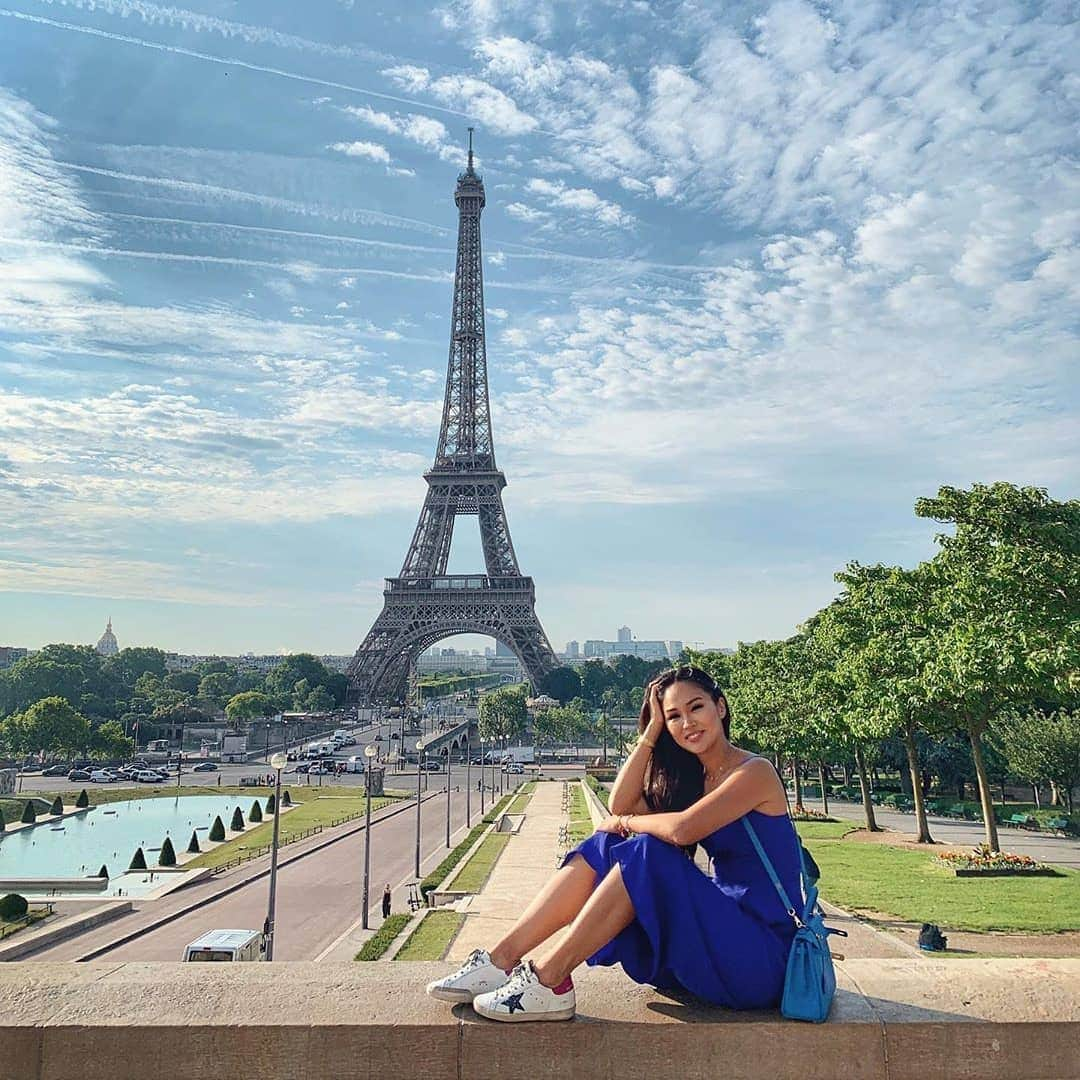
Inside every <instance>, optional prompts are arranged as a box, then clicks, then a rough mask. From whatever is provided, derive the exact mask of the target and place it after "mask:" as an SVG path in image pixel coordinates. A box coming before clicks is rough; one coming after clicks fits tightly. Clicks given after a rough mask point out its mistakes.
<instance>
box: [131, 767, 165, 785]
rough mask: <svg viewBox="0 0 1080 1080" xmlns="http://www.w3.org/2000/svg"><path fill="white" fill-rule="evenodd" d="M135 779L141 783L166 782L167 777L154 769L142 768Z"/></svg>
mask: <svg viewBox="0 0 1080 1080" xmlns="http://www.w3.org/2000/svg"><path fill="white" fill-rule="evenodd" d="M133 779H135V780H137V781H138V782H139V783H140V784H163V783H164V782H165V777H164V776H162V775H161V773H159V772H154V770H153V769H140V770H139V771H138V772H137V773H136V774H135V776H134V777H133Z"/></svg>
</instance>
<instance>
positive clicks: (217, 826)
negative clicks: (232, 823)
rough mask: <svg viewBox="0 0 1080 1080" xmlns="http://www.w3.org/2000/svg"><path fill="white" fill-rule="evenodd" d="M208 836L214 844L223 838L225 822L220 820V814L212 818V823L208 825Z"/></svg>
mask: <svg viewBox="0 0 1080 1080" xmlns="http://www.w3.org/2000/svg"><path fill="white" fill-rule="evenodd" d="M209 838H210V839H211V840H212V841H213V842H214V843H215V844H218V843H220V842H221V841H222V840H224V839H225V822H224V821H222V820H221V815H220V814H219V815H218V816H217V817H215V818H214V824H213V825H211V826H210V833H209Z"/></svg>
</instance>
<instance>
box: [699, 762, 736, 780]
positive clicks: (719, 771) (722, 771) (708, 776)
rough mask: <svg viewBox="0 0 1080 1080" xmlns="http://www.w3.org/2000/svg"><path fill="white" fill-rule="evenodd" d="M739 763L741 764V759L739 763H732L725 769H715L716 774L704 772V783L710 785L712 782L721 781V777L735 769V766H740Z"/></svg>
mask: <svg viewBox="0 0 1080 1080" xmlns="http://www.w3.org/2000/svg"><path fill="white" fill-rule="evenodd" d="M741 762H742V759H741V758H740V759H739V761H735V762H732V763H731V764H730V765H728V766H727V767H726V768H723V769H717V770H716V772H709V770H708V769H706V770H704V772H705V782H706V783H707V784H711V783H713V782H714V781H716V780H719V779H721V777H724V776H726V775H727V774H728V773H729V772H731V770H732V769H734V768H735V766H736V765H739V764H741Z"/></svg>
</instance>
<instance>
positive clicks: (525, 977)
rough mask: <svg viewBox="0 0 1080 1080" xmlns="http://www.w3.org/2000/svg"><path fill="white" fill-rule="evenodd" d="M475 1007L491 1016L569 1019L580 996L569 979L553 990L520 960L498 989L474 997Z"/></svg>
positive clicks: (512, 1019)
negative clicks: (577, 995) (520, 962)
mask: <svg viewBox="0 0 1080 1080" xmlns="http://www.w3.org/2000/svg"><path fill="white" fill-rule="evenodd" d="M472 1007H473V1008H474V1009H475V1010H476V1012H477V1013H478V1014H479V1015H480V1016H486V1017H487V1018H488V1019H489V1020H503V1021H514V1022H516V1021H518V1020H570V1019H571V1018H572V1017H573V1016H574V1013H575V1012H576V1011H577V997H576V995H575V993H574V984H573V983H572V982H571V981H570V980H569V979H567V980H566V981H565V982H564V983H562V984H560V985H559V986H557V987H555V989H554V990H552V989H550V988H549V987H547V986H544V984H543V983H542V982H540V980H539V979H538V978H537V976H536V972H535V971H534V970H533V966H532V964H531V963H527V964H518V966H517V967H516V968H514V971H513V973H512V974H511V976H510V978H509V979H508V980H507V982H506V983H504V985H502V986H500V987H499V988H498V989H497V990H491V991H489V992H488V993H486V994H478V995H477V996H476V997H474V998H473V1003H472Z"/></svg>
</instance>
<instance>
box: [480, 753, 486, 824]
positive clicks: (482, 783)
mask: <svg viewBox="0 0 1080 1080" xmlns="http://www.w3.org/2000/svg"><path fill="white" fill-rule="evenodd" d="M484 794H485V792H484V736H483V735H481V736H480V816H481V817H483V815H484Z"/></svg>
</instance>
